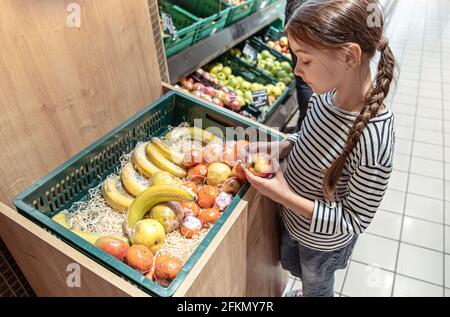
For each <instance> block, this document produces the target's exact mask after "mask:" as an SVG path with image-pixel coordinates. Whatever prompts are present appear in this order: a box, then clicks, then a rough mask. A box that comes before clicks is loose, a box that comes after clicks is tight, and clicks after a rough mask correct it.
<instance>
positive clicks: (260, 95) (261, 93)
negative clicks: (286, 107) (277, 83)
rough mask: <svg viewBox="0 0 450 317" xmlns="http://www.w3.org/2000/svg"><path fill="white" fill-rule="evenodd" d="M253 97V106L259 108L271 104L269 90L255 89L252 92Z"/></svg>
mask: <svg viewBox="0 0 450 317" xmlns="http://www.w3.org/2000/svg"><path fill="white" fill-rule="evenodd" d="M252 97H253V106H254V107H255V108H257V109H259V108H261V107H266V106H270V103H269V95H268V94H267V90H265V89H262V90H255V91H253V92H252Z"/></svg>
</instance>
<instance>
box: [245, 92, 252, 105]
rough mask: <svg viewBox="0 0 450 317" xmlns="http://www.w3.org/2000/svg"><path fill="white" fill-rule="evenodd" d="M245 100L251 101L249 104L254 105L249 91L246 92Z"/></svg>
mask: <svg viewBox="0 0 450 317" xmlns="http://www.w3.org/2000/svg"><path fill="white" fill-rule="evenodd" d="M244 99H245V100H246V101H249V103H253V95H252V92H251V91H249V90H247V91H246V92H244Z"/></svg>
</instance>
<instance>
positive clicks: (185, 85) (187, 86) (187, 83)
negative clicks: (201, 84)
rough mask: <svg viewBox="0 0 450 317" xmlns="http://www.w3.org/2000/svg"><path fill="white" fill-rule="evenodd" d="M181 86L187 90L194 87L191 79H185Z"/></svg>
mask: <svg viewBox="0 0 450 317" xmlns="http://www.w3.org/2000/svg"><path fill="white" fill-rule="evenodd" d="M183 87H184V88H186V89H187V90H189V91H192V90H193V89H194V84H193V83H192V82H191V81H189V80H187V81H186V82H185V83H184V85H183Z"/></svg>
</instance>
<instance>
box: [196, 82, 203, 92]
mask: <svg viewBox="0 0 450 317" xmlns="http://www.w3.org/2000/svg"><path fill="white" fill-rule="evenodd" d="M205 89H206V87H205V85H203V84H202V83H195V84H194V90H200V91H202V92H203V91H205Z"/></svg>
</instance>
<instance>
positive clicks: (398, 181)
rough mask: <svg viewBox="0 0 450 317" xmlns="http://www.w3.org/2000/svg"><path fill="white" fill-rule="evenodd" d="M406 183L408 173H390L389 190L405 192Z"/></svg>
mask: <svg viewBox="0 0 450 317" xmlns="http://www.w3.org/2000/svg"><path fill="white" fill-rule="evenodd" d="M407 181H408V173H406V172H400V171H392V173H391V177H390V179H389V185H388V188H389V189H394V190H398V191H402V192H405V191H406V185H407Z"/></svg>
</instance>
